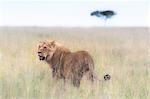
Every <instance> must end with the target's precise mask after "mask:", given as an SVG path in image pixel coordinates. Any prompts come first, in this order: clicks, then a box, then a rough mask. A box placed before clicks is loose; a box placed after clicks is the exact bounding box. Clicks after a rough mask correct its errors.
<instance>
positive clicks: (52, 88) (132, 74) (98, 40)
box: [0, 27, 150, 99]
mask: <svg viewBox="0 0 150 99" xmlns="http://www.w3.org/2000/svg"><path fill="white" fill-rule="evenodd" d="M149 38H150V35H149V30H148V28H144V27H143V28H142V27H141V28H140V27H137V28H98V27H95V28H94V27H93V28H61V27H57V28H48V27H41V28H40V27H1V28H0V99H150V39H149ZM41 40H56V41H58V42H60V43H62V44H64V45H65V46H66V47H68V48H70V50H72V51H77V50H86V51H89V53H90V54H91V55H92V57H93V59H94V62H95V71H96V74H97V75H98V76H99V78H101V79H103V76H104V75H105V74H107V73H108V74H110V75H111V80H110V81H101V82H95V83H94V84H93V85H92V84H91V83H90V82H88V81H87V80H86V79H83V80H82V82H81V86H80V88H79V89H77V88H74V87H73V86H72V85H70V84H65V85H64V83H63V81H61V80H60V81H56V80H53V79H52V76H51V70H50V68H49V66H48V64H46V63H45V62H41V61H39V60H38V57H37V44H38V42H39V41H41Z"/></svg>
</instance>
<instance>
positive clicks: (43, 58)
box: [38, 52, 45, 60]
mask: <svg viewBox="0 0 150 99" xmlns="http://www.w3.org/2000/svg"><path fill="white" fill-rule="evenodd" d="M41 54H42V52H38V56H39V60H45V56H43V55H41Z"/></svg>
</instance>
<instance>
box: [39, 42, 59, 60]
mask: <svg viewBox="0 0 150 99" xmlns="http://www.w3.org/2000/svg"><path fill="white" fill-rule="evenodd" d="M56 48H57V47H56V43H55V41H52V42H48V41H44V42H40V43H39V45H38V56H39V60H46V59H47V58H49V59H51V58H52V56H53V54H54V53H55V51H56Z"/></svg>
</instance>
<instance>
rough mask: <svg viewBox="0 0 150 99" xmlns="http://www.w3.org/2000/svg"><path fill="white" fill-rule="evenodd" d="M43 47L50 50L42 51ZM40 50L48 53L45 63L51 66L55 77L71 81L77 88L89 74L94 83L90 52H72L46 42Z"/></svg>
mask: <svg viewBox="0 0 150 99" xmlns="http://www.w3.org/2000/svg"><path fill="white" fill-rule="evenodd" d="M52 43H53V44H52ZM45 44H46V45H45ZM52 45H53V47H52ZM41 46H43V49H44V47H45V46H47V47H48V48H49V50H42V47H41ZM40 48H41V49H40V50H39V49H38V51H41V53H45V52H46V51H47V52H46V53H47V55H45V57H46V58H45V61H46V62H47V63H48V64H49V65H50V67H51V69H52V76H53V77H55V78H57V79H64V80H65V81H67V80H70V81H71V82H72V84H73V85H74V86H76V87H79V86H80V81H81V79H82V77H83V76H84V75H85V74H88V77H89V79H90V80H91V81H92V82H93V81H94V62H93V59H92V57H91V56H90V55H89V53H88V52H86V51H77V52H71V51H70V50H69V49H67V48H65V47H64V46H60V45H57V43H55V42H44V43H42V44H41V45H40ZM51 49H53V50H52V51H53V52H51ZM50 53H51V54H50ZM52 53H53V54H52ZM40 55H41V56H42V54H40ZM43 55H44V54H43Z"/></svg>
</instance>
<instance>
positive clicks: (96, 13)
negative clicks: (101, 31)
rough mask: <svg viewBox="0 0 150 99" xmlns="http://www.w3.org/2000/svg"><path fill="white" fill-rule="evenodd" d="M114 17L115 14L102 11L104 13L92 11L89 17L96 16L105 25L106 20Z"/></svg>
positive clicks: (109, 11)
mask: <svg viewBox="0 0 150 99" xmlns="http://www.w3.org/2000/svg"><path fill="white" fill-rule="evenodd" d="M114 15H116V12H114V11H112V10H104V11H93V12H92V13H91V16H96V17H98V18H102V19H104V20H105V24H106V21H107V19H110V18H111V17H112V16H114Z"/></svg>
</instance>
